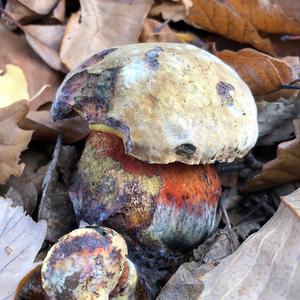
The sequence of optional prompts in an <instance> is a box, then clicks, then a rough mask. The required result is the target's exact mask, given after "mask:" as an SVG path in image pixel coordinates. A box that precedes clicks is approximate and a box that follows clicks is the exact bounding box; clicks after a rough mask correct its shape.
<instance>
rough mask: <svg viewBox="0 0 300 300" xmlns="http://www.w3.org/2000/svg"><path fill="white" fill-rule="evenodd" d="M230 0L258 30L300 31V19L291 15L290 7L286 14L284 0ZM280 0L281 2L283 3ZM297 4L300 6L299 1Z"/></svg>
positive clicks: (296, 32) (297, 32)
mask: <svg viewBox="0 0 300 300" xmlns="http://www.w3.org/2000/svg"><path fill="white" fill-rule="evenodd" d="M228 2H229V3H230V4H231V5H232V6H233V7H234V8H235V9H236V10H237V11H238V13H239V14H240V15H241V16H243V18H245V19H247V20H249V21H250V22H251V24H252V25H253V26H254V27H255V28H256V29H257V31H260V32H267V33H288V34H299V33H300V22H299V21H300V20H298V21H297V20H296V19H295V18H293V17H291V16H290V14H291V10H290V9H289V13H288V14H285V11H284V9H283V7H281V5H282V3H283V1H278V0H275V1H274V0H248V1H244V0H229V1H228ZM279 2H281V4H280V3H279ZM285 2H286V0H285ZM290 2H291V1H290ZM294 2H297V1H294ZM297 6H298V7H300V6H299V3H298V5H297ZM295 7H296V5H295ZM285 10H288V6H286V7H285ZM296 13H297V12H296V11H295V14H296ZM298 13H299V10H298Z"/></svg>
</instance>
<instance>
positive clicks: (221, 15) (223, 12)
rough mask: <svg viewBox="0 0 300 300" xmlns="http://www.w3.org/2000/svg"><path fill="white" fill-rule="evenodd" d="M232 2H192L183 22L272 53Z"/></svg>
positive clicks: (266, 41) (194, 0) (203, 0)
mask: <svg viewBox="0 0 300 300" xmlns="http://www.w3.org/2000/svg"><path fill="white" fill-rule="evenodd" d="M232 2H234V0H230V1H218V0H193V6H192V7H191V8H190V10H189V15H188V17H187V18H186V20H185V21H186V22H187V23H189V24H191V25H192V26H194V27H198V28H202V29H205V30H208V31H211V32H216V33H219V34H221V35H223V36H225V37H227V38H229V39H232V40H235V41H238V42H240V43H249V44H251V45H252V46H254V47H255V48H257V49H259V50H262V51H265V52H267V53H273V49H272V45H271V43H270V41H269V40H268V39H263V38H262V37H261V36H260V35H259V33H258V32H257V30H256V28H255V27H254V25H253V24H252V23H251V22H250V20H248V19H247V18H245V16H244V15H243V14H242V13H241V12H240V11H238V10H237V9H236V7H235V6H234V5H232ZM244 2H245V1H244ZM249 2H250V3H251V2H253V1H249ZM245 3H247V2H245Z"/></svg>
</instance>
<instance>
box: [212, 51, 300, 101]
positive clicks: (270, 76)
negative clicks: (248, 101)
mask: <svg viewBox="0 0 300 300" xmlns="http://www.w3.org/2000/svg"><path fill="white" fill-rule="evenodd" d="M214 54H215V55H217V56H218V57H219V58H220V59H222V60H223V61H224V62H225V63H227V64H228V65H230V66H231V67H233V68H234V69H235V70H236V71H237V72H238V74H239V75H240V76H241V78H242V79H243V80H244V81H245V82H246V83H247V85H248V86H249V87H250V89H251V92H252V93H253V94H254V95H255V96H261V95H266V94H268V93H270V92H273V91H275V90H277V89H278V88H279V86H280V85H282V84H288V83H290V82H292V81H294V80H295V79H297V78H298V69H297V66H299V65H300V62H299V57H293V58H292V59H289V60H284V59H279V58H274V57H272V56H269V55H267V54H264V53H262V52H259V51H256V50H254V49H250V48H245V49H242V50H240V51H237V52H234V51H230V50H223V51H220V52H215V53H214ZM268 99H269V98H266V99H265V100H268Z"/></svg>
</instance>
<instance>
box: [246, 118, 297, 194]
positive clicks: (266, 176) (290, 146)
mask: <svg viewBox="0 0 300 300" xmlns="http://www.w3.org/2000/svg"><path fill="white" fill-rule="evenodd" d="M294 126H295V135H296V138H295V139H294V140H291V141H288V142H283V143H281V144H279V145H278V148H277V157H276V158H275V159H273V160H271V161H269V162H267V163H266V164H264V166H263V169H262V171H261V173H260V174H258V175H256V176H254V177H253V178H252V179H251V180H250V181H249V182H248V183H247V185H246V186H245V188H244V191H245V192H253V191H259V190H262V189H266V188H270V187H273V186H277V185H281V184H284V183H290V182H293V181H295V180H299V179H300V119H296V120H294Z"/></svg>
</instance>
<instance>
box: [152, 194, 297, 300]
mask: <svg viewBox="0 0 300 300" xmlns="http://www.w3.org/2000/svg"><path fill="white" fill-rule="evenodd" d="M299 249H300V189H298V190H297V191H295V192H293V193H292V194H290V195H288V196H286V197H282V203H281V205H280V207H279V209H278V211H277V212H276V214H275V215H274V216H273V217H272V218H271V219H270V220H269V221H268V222H267V223H266V224H265V225H264V226H263V227H262V228H261V229H260V230H259V231H258V232H257V233H255V234H253V235H251V236H250V237H249V238H248V239H247V240H246V241H245V242H244V243H243V244H242V246H241V247H240V248H238V249H237V250H236V251H235V252H234V253H233V254H232V255H231V256H228V257H227V258H225V259H224V260H223V261H222V262H221V263H220V264H219V265H218V266H217V267H216V268H214V269H213V270H211V271H209V272H207V273H205V274H204V275H203V272H202V273H201V272H199V271H198V272H195V271H194V274H195V277H194V278H193V281H190V278H189V277H186V278H187V279H186V278H184V277H183V276H182V275H181V274H180V272H177V273H176V274H175V275H174V276H173V278H172V279H171V281H172V280H173V284H167V286H166V288H164V289H163V291H162V293H161V294H160V295H159V296H158V298H157V299H158V300H167V299H173V300H177V299H178V300H179V299H198V300H200V299H205V300H215V299H224V300H225V299H226V300H227V299H228V300H229V299H230V300H259V299H286V300H298V299H299V294H300V264H299V263H300V261H299V254H300V252H299ZM176 279H177V281H176ZM178 279H179V280H180V279H183V280H181V282H180V281H178ZM178 282H179V284H174V283H178ZM188 287H189V289H188ZM188 292H189V293H188ZM189 295H195V297H192V298H189V297H188V296H189Z"/></svg>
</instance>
